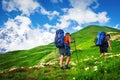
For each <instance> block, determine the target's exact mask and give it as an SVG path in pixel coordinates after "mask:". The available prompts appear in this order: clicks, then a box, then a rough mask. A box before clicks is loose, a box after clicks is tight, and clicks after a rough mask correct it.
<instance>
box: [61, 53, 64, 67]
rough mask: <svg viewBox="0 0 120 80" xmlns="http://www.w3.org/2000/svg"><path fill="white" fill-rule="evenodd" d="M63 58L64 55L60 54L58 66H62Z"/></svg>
mask: <svg viewBox="0 0 120 80" xmlns="http://www.w3.org/2000/svg"><path fill="white" fill-rule="evenodd" d="M63 60H64V56H63V55H61V56H60V67H63Z"/></svg>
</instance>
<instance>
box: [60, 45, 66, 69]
mask: <svg viewBox="0 0 120 80" xmlns="http://www.w3.org/2000/svg"><path fill="white" fill-rule="evenodd" d="M59 51H60V62H59V65H60V68H61V69H64V68H63V60H64V53H65V48H64V47H63V48H59Z"/></svg>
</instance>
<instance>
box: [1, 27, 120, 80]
mask: <svg viewBox="0 0 120 80" xmlns="http://www.w3.org/2000/svg"><path fill="white" fill-rule="evenodd" d="M99 31H105V32H106V33H109V34H110V35H111V46H112V51H110V50H109V52H108V53H107V54H106V56H105V57H100V52H99V47H98V46H95V44H94V39H95V37H96V35H97V33H98V32H99ZM71 37H72V38H73V39H75V41H76V42H75V43H72V44H71V57H72V58H71V61H70V64H69V65H70V67H71V69H70V70H61V69H60V67H59V53H58V49H57V48H56V47H55V46H54V43H50V44H48V45H45V46H38V47H35V48H33V49H30V50H18V51H12V52H7V53H5V54H0V80H120V30H116V29H113V28H109V27H106V26H96V25H90V26H87V27H86V28H84V29H82V30H80V31H78V32H75V33H73V34H72V35H71ZM65 58H66V57H65Z"/></svg>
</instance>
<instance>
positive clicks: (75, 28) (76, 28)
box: [72, 26, 82, 31]
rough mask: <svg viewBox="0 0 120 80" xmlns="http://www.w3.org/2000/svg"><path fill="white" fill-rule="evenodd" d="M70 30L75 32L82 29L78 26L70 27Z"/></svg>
mask: <svg viewBox="0 0 120 80" xmlns="http://www.w3.org/2000/svg"><path fill="white" fill-rule="evenodd" d="M72 28H73V29H74V30H76V31H78V30H80V29H82V27H80V26H76V27H72Z"/></svg>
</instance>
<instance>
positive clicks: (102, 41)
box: [95, 31, 112, 57]
mask: <svg viewBox="0 0 120 80" xmlns="http://www.w3.org/2000/svg"><path fill="white" fill-rule="evenodd" d="M95 44H96V46H99V48H100V53H101V55H100V57H104V56H105V53H107V52H108V47H110V50H111V51H112V47H111V44H110V34H106V33H105V32H104V31H102V32H98V34H97V38H96V40H95Z"/></svg>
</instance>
